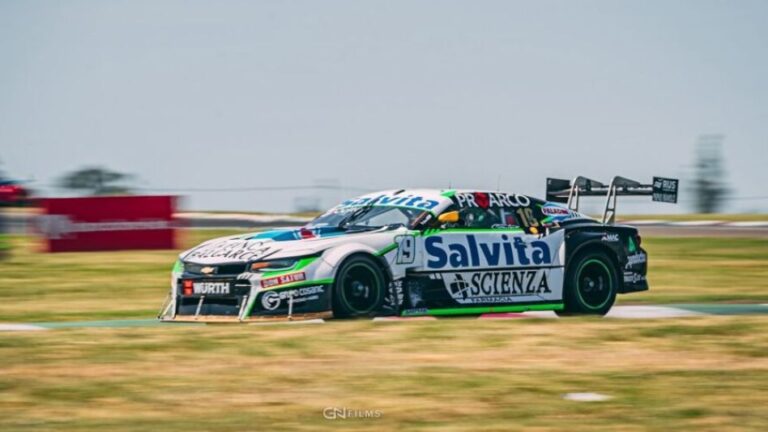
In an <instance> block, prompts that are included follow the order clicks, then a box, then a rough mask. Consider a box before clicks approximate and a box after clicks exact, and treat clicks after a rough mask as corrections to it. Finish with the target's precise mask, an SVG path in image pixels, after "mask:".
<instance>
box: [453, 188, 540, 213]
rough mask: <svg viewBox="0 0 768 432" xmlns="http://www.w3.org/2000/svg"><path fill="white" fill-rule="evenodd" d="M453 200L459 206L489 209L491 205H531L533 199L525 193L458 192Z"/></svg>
mask: <svg viewBox="0 0 768 432" xmlns="http://www.w3.org/2000/svg"><path fill="white" fill-rule="evenodd" d="M453 200H454V202H455V203H456V205H457V206H459V207H480V208H484V209H487V208H489V207H528V206H529V205H531V199H530V198H528V197H527V196H525V195H517V194H505V193H493V192H491V193H486V192H473V193H457V194H456V195H454V196H453Z"/></svg>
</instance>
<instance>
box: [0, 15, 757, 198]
mask: <svg viewBox="0 0 768 432" xmlns="http://www.w3.org/2000/svg"><path fill="white" fill-rule="evenodd" d="M766 22H768V2H765V1H701V0H697V1H632V2H629V1H537V2H515V1H476V2H468V1H463V2H458V1H443V0H440V1H438V0H434V1H323V2H317V1H244V2H234V1H184V2H182V1H162V2H157V1H108V2H104V1H67V2H53V1H35V2H24V1H8V0H0V160H2V169H3V170H5V171H6V172H8V173H10V174H12V175H13V176H15V177H19V178H32V179H34V181H35V182H34V183H33V184H34V185H36V186H37V188H38V189H40V190H41V191H43V192H45V193H59V192H58V191H56V190H54V189H51V188H50V186H51V185H53V184H55V182H56V179H57V178H59V177H60V176H61V175H62V174H64V173H66V172H68V171H71V170H74V169H76V168H79V167H82V166H84V165H103V166H107V167H109V168H111V169H115V170H119V171H123V172H128V173H133V174H135V175H136V176H137V182H136V184H137V185H138V186H141V187H144V188H148V189H164V188H171V189H190V190H194V189H201V188H229V187H234V188H237V187H251V186H290V185H306V184H313V183H315V182H318V181H325V182H328V181H331V182H334V184H340V185H342V186H345V187H348V188H353V187H361V188H373V189H379V188H381V189H386V188H394V187H401V186H413V187H446V186H448V185H449V184H450V185H452V186H461V187H468V188H474V187H476V188H489V189H496V187H497V184H498V185H500V187H501V189H503V190H508V191H516V192H521V193H529V194H534V195H543V192H544V181H545V178H546V177H547V176H555V177H563V178H569V177H573V176H575V175H578V174H584V175H589V176H591V177H594V178H597V179H606V180H607V179H609V178H610V176H612V175H614V174H621V175H624V176H627V177H631V178H637V179H639V180H650V177H651V176H652V175H667V176H673V177H674V176H676V177H680V178H682V179H683V180H685V179H687V178H688V177H689V176H690V173H691V165H692V160H693V154H694V144H695V141H696V138H697V136H699V135H700V134H706V133H721V134H724V135H725V141H724V150H725V158H726V168H727V170H728V181H729V183H730V185H731V187H732V189H733V190H734V193H735V194H736V195H738V196H742V197H752V196H764V195H768V188H766V187H765V184H767V183H768V170H766V169H765V165H766V162H768V121H766V120H768V83H767V82H766V77H768V26H766V25H765V23H766ZM683 186H685V183H684V184H683ZM349 194H355V192H354V191H352V190H351V189H349V190H347V191H341V192H322V193H321V194H320V195H321V197H322V198H323V201H324V202H323V205H330V204H331V203H330V201H332V200H335V199H340V198H342V196H344V195H349ZM306 195H309V193H308V192H294V191H283V192H255V191H251V192H243V191H240V192H204V191H199V192H192V193H189V194H188V196H189V199H188V200H187V201H186V205H187V206H188V207H189V208H196V209H236V210H272V211H275V210H278V211H279V210H290V209H292V208H293V206H294V203H295V201H294V200H295V199H296V198H297V196H306ZM683 198H685V197H683ZM685 209H686V207H685V206H679V207H678V208H677V209H675V211H679V210H685ZM727 209H730V210H732V211H746V210H763V211H765V210H768V200H734V201H729V202H728V208H727ZM626 211H647V212H671V211H673V209H672V207H669V206H664V205H662V204H658V205H647V204H646V203H645V201H642V203H638V204H630V205H629V207H628V208H627V209H626Z"/></svg>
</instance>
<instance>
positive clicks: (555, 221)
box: [160, 177, 677, 322]
mask: <svg viewBox="0 0 768 432" xmlns="http://www.w3.org/2000/svg"><path fill="white" fill-rule="evenodd" d="M584 195H604V196H607V200H608V202H607V204H606V212H605V214H604V217H603V220H602V221H597V220H594V219H591V218H589V217H587V216H585V215H583V214H581V213H579V212H578V198H579V196H584ZM617 195H653V196H654V199H655V200H661V201H668V202H670V201H676V199H677V181H676V180H672V179H661V178H655V179H654V183H653V184H652V185H642V184H640V183H638V182H634V181H631V180H627V179H623V178H621V177H616V178H614V180H613V181H612V182H611V184H610V185H609V186H606V185H603V184H601V183H599V182H596V181H593V180H588V179H585V178H582V177H579V178H577V179H576V180H574V181H572V182H571V181H567V180H557V179H549V180H548V188H547V199H548V201H544V200H539V199H536V198H532V197H530V196H526V195H517V194H507V193H500V192H486V191H469V190H424V189H413V190H408V189H400V190H391V191H384V192H379V193H374V194H369V195H365V196H362V197H359V198H355V199H351V200H348V201H344V202H342V203H341V204H340V205H338V206H336V207H334V208H332V209H331V210H330V211H328V212H327V213H325V214H323V215H322V216H319V217H318V218H316V219H315V220H313V221H312V222H310V223H309V224H307V225H306V226H304V227H302V228H299V229H282V230H274V231H265V232H257V233H251V234H244V235H237V236H232V237H226V238H220V239H215V240H210V241H207V242H205V243H203V244H201V245H199V246H197V247H195V248H193V249H190V250H188V251H186V252H183V253H182V254H180V256H179V260H178V261H177V263H176V265H175V266H174V268H173V272H172V277H171V291H170V294H169V296H168V300H167V301H166V303H165V304H164V306H163V309H162V312H161V314H160V318H161V319H163V320H204V321H212V320H222V321H242V322H247V321H255V320H264V319H286V318H287V319H308V318H318V317H322V318H329V317H360V316H377V315H403V316H418V315H471V314H481V313H489V312H521V311H529V310H554V311H557V312H558V313H560V314H596V315H602V314H605V313H606V312H607V311H608V310H609V309H610V308H611V306H612V305H613V303H614V300H615V298H616V295H617V294H619V293H627V292H633V291H642V290H647V289H648V283H647V281H646V270H647V256H646V252H645V251H644V250H643V248H642V247H641V245H640V241H641V240H640V236H639V235H638V232H637V229H635V228H633V227H628V226H618V225H614V224H613V214H614V211H615V202H616V196H617ZM566 197H567V198H566ZM563 202H566V203H567V205H564V204H563ZM611 202H612V203H613V204H611Z"/></svg>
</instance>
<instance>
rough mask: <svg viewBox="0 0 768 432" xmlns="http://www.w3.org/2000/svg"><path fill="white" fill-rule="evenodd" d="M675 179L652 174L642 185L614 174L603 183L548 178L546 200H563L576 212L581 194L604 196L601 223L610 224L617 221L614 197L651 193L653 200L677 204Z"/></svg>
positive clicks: (582, 178) (576, 179) (578, 178)
mask: <svg viewBox="0 0 768 432" xmlns="http://www.w3.org/2000/svg"><path fill="white" fill-rule="evenodd" d="M679 183H680V181H679V180H677V179H671V178H664V177H654V178H653V183H651V184H642V183H640V182H638V181H635V180H630V179H628V178H624V177H619V176H616V177H614V178H613V179H612V180H611V183H610V184H608V185H605V184H604V183H600V182H599V181H597V180H592V179H588V178H586V177H582V176H579V177H576V178H575V179H573V180H562V179H555V178H548V179H547V201H553V202H559V203H565V204H567V205H568V208H569V209H571V210H573V211H579V198H580V197H582V196H604V197H606V200H605V210H604V211H603V221H602V222H603V223H604V224H613V223H614V222H615V220H616V197H618V196H645V195H650V196H651V197H652V199H653V200H654V201H659V202H666V203H677V188H678V185H679Z"/></svg>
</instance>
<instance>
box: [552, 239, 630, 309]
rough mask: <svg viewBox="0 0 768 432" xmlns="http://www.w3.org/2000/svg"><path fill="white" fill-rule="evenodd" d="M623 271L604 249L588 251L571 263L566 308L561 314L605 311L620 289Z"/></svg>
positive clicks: (565, 299)
mask: <svg viewBox="0 0 768 432" xmlns="http://www.w3.org/2000/svg"><path fill="white" fill-rule="evenodd" d="M619 283H620V281H619V271H618V269H617V268H616V264H614V262H613V260H611V258H610V257H609V256H608V255H607V254H606V253H605V252H602V251H587V252H586V253H581V254H579V255H577V256H576V257H575V259H574V260H573V261H572V262H571V263H570V264H568V267H567V269H566V272H565V284H564V286H563V302H564V303H565V309H563V310H562V311H558V312H557V314H558V315H560V316H570V315H605V314H606V313H608V311H609V310H611V307H612V306H613V303H614V302H615V301H616V293H617V292H618V291H619Z"/></svg>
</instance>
